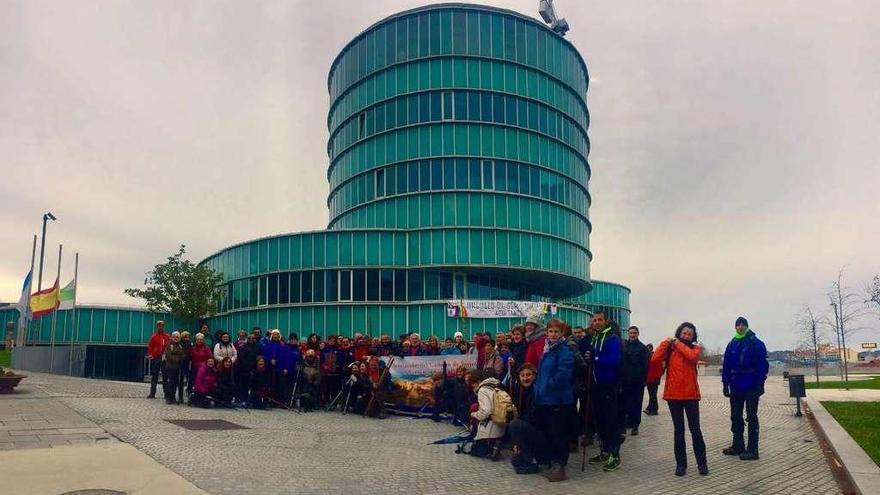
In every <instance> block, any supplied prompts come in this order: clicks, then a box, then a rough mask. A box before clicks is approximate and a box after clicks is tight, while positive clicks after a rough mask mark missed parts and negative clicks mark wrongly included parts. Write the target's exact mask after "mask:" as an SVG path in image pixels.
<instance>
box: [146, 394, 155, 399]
mask: <svg viewBox="0 0 880 495" xmlns="http://www.w3.org/2000/svg"><path fill="white" fill-rule="evenodd" d="M147 398H148V399H155V398H156V394H150V395H148V396H147Z"/></svg>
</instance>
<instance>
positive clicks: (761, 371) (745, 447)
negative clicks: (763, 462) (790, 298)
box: [721, 316, 770, 461]
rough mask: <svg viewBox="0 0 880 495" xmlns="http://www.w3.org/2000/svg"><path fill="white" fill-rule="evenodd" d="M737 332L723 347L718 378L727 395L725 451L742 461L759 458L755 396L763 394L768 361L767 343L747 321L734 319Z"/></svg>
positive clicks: (757, 397) (768, 366) (768, 368)
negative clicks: (727, 442) (730, 439)
mask: <svg viewBox="0 0 880 495" xmlns="http://www.w3.org/2000/svg"><path fill="white" fill-rule="evenodd" d="M735 326H736V333H735V334H734V336H733V339H732V340H731V341H730V343H729V344H727V349H725V351H724V361H723V363H722V365H721V381H722V383H723V386H724V388H723V392H724V396H725V397H729V398H730V431H731V432H732V433H733V444H732V445H731V446H730V447H727V448H726V449H724V454H725V455H738V456H739V458H740V459H742V460H744V461H753V460H757V459H758V400H759V398H760V397H761V396H762V395H764V382H765V381H766V380H767V372H768V371H769V370H770V365H769V363H768V362H767V347H766V346H765V345H764V343H763V342H761V340H760V339H758V337H757V336H756V335H755V332H753V331H752V330H751V329H749V321H748V320H746V319H745V318H744V317H742V316H740V317H739V318H737V319H736V323H735ZM743 407H745V410H746V421H747V422H748V423H749V437H748V444H746V443H745V442H744V441H743V430H744V429H745V424H744V423H743Z"/></svg>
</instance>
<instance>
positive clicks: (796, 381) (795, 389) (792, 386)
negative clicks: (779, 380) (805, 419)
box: [788, 375, 807, 417]
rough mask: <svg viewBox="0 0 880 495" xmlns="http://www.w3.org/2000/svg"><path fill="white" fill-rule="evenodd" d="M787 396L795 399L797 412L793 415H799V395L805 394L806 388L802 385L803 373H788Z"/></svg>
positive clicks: (800, 414)
mask: <svg viewBox="0 0 880 495" xmlns="http://www.w3.org/2000/svg"><path fill="white" fill-rule="evenodd" d="M788 396H789V397H795V398H796V399H797V412H796V413H795V416H797V417H801V416H803V414H802V413H801V397H806V396H807V388H806V386H805V385H804V375H788Z"/></svg>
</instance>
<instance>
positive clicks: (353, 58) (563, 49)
mask: <svg viewBox="0 0 880 495" xmlns="http://www.w3.org/2000/svg"><path fill="white" fill-rule="evenodd" d="M452 54H455V55H476V56H485V57H492V58H497V59H504V60H511V61H515V62H519V63H522V64H525V65H529V66H532V67H537V68H539V69H541V70H544V71H546V72H548V73H550V74H553V75H554V76H555V77H557V78H559V79H561V80H563V81H565V82H566V83H567V84H568V85H569V86H571V87H572V88H573V89H574V90H575V91H577V92H578V93H579V94H584V93H586V91H587V74H586V69H585V67H584V66H583V63H582V61H581V59H580V57H579V56H578V55H577V53H576V52H575V50H574V48H573V47H572V46H571V45H569V44H568V43H566V42H565V41H564V40H563V39H562V38H561V37H559V36H557V35H556V34H554V33H552V32H550V31H549V30H548V29H546V28H544V27H543V26H540V25H539V24H537V23H536V22H534V21H527V20H525V19H519V18H516V17H514V16H511V15H505V14H501V13H489V12H480V11H478V10H475V9H465V8H447V9H442V10H441V9H434V10H430V11H427V12H423V13H417V14H413V15H409V16H406V17H399V18H396V19H393V20H391V21H389V22H386V23H384V24H381V25H379V26H376V27H375V28H373V29H371V30H370V31H369V32H367V33H365V34H363V35H361V36H360V37H359V38H358V39H356V40H355V41H354V42H352V43H351V44H350V45H349V46H347V47H346V49H345V50H344V51H343V53H342V54H341V55H340V56H339V58H338V59H337V60H336V61H335V62H334V65H333V67H332V68H331V72H330V80H329V90H330V96H331V99H332V98H336V97H337V96H338V95H339V94H340V93H341V92H342V91H344V90H345V89H346V88H347V87H348V86H350V85H351V84H352V83H353V82H355V81H357V80H359V79H361V78H363V77H364V76H366V75H367V74H370V73H371V72H373V71H375V70H378V69H381V68H382V67H385V66H388V65H392V64H395V63H399V62H404V61H406V60H411V59H416V58H422V57H430V56H437V55H452Z"/></svg>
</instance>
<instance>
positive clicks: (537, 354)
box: [523, 313, 547, 368]
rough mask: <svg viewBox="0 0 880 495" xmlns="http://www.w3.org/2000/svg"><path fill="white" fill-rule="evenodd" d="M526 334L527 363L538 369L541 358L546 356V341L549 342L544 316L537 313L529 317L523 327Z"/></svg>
mask: <svg viewBox="0 0 880 495" xmlns="http://www.w3.org/2000/svg"><path fill="white" fill-rule="evenodd" d="M523 328H524V330H525V334H526V342H528V346H527V347H526V362H527V363H532V366H534V367H535V368H538V366H539V364H540V362H541V356H543V355H544V341H546V340H547V329H546V328H545V327H544V315H543V314H540V313H537V314H534V315H532V316H529V319H527V320H526V323H525V325H523Z"/></svg>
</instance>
